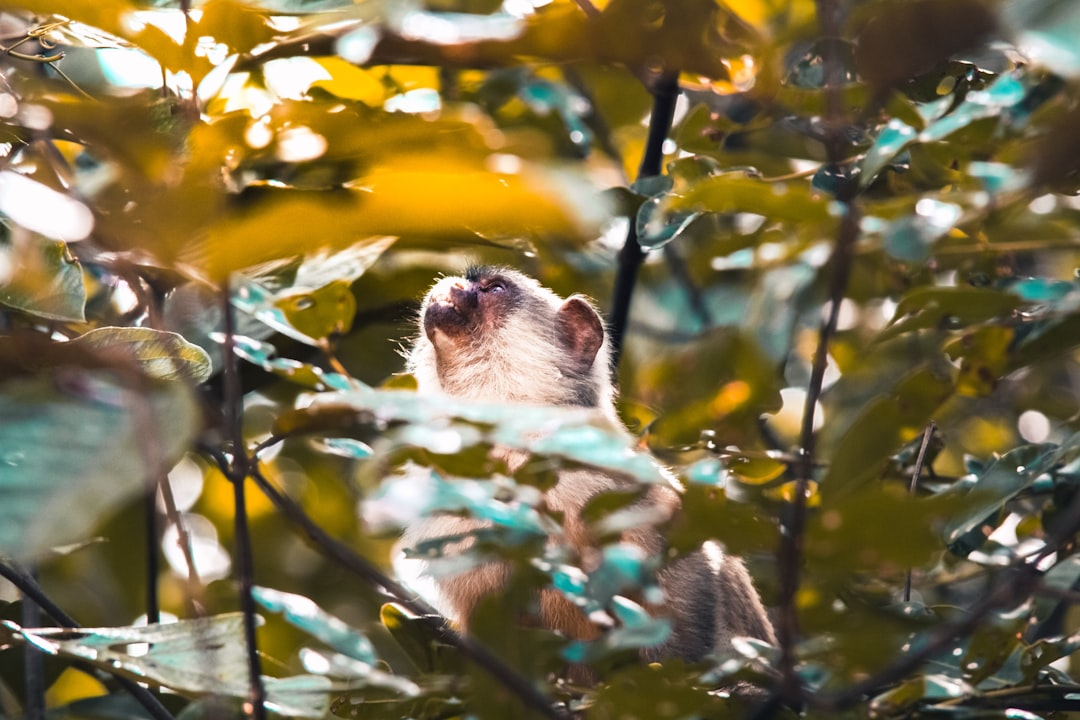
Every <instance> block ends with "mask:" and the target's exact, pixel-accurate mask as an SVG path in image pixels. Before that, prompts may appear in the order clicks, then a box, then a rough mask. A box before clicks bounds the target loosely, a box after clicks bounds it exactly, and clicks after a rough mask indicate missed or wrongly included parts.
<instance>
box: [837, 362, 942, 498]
mask: <svg viewBox="0 0 1080 720" xmlns="http://www.w3.org/2000/svg"><path fill="white" fill-rule="evenodd" d="M952 391H953V384H952V383H951V382H949V381H948V380H947V379H942V378H940V377H938V376H937V375H936V374H935V373H933V372H932V371H930V370H928V369H926V368H920V369H917V370H915V371H913V372H911V373H909V374H908V375H906V376H904V377H903V378H902V379H901V380H900V381H899V382H898V383H897V385H896V387H895V388H894V389H893V390H892V391H891V392H889V393H888V394H887V395H879V396H877V397H875V398H873V399H871V400H870V401H869V402H867V403H865V404H864V406H863V409H862V412H860V413H859V415H858V417H857V418H856V419H855V420H854V422H852V424H851V426H850V427H849V428H848V430H847V432H845V433H844V435H843V437H842V438H841V439H840V442H839V444H838V445H837V447H836V450H835V451H834V452H833V453H832V460H831V462H830V464H829V469H828V471H827V472H826V474H825V477H824V478H823V479H822V481H821V489H822V493H824V494H825V495H827V496H831V497H839V496H842V495H845V494H847V493H850V492H852V491H855V490H857V489H858V488H860V487H862V486H863V485H864V484H866V483H867V482H869V481H870V480H872V479H874V478H876V477H877V476H878V475H879V474H880V473H881V470H882V469H883V468H884V467H885V464H886V463H887V462H888V459H889V457H890V456H891V455H893V454H894V453H896V452H897V451H899V450H900V448H901V447H902V446H903V445H904V443H906V442H909V441H911V440H912V439H913V438H915V437H917V436H918V435H919V434H920V433H922V432H923V429H924V428H925V427H926V425H927V423H929V422H930V420H931V418H932V417H933V415H934V413H935V412H936V411H937V409H938V408H939V407H940V406H941V404H942V403H943V402H944V401H945V400H946V398H948V397H949V395H950V394H951V393H952Z"/></svg>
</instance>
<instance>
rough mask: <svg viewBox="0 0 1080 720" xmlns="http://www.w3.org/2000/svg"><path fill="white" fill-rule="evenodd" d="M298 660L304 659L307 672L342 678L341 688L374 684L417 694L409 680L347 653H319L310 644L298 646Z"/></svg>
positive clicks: (405, 693) (351, 688)
mask: <svg viewBox="0 0 1080 720" xmlns="http://www.w3.org/2000/svg"><path fill="white" fill-rule="evenodd" d="M300 661H301V662H302V663H304V669H305V670H307V671H308V672H311V673H314V674H316V675H330V676H333V677H340V678H344V679H345V681H346V683H345V685H344V687H341V689H342V690H346V689H347V690H350V691H352V690H356V689H357V688H359V687H368V686H374V687H380V688H386V689H389V690H392V691H394V692H396V693H399V694H401V695H405V696H407V697H414V696H416V695H419V694H420V688H419V686H417V684H416V683H414V682H413V681H411V680H409V679H407V678H403V677H398V676H396V675H391V674H390V673H388V672H383V671H382V670H379V669H377V668H374V667H372V666H371V665H370V664H368V663H366V662H362V661H360V660H357V659H355V658H352V657H349V656H348V655H341V654H340V653H323V652H319V651H317V650H312V649H311V648H303V649H301V650H300ZM335 689H338V688H335Z"/></svg>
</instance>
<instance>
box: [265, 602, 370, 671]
mask: <svg viewBox="0 0 1080 720" xmlns="http://www.w3.org/2000/svg"><path fill="white" fill-rule="evenodd" d="M252 597H254V598H255V601H256V602H258V603H259V604H260V605H262V606H263V607H264V608H266V609H267V610H269V611H270V612H279V613H283V614H284V616H285V619H286V620H287V621H288V622H289V623H290V624H292V625H295V626H296V627H298V628H300V629H301V630H303V631H305V632H307V633H309V634H310V635H312V636H313V637H315V638H318V639H319V640H322V641H323V642H324V643H326V644H327V645H329V646H330V647H332V648H334V649H335V650H338V651H339V652H342V653H344V654H345V655H347V656H349V657H351V658H354V659H356V660H360V661H361V662H364V663H366V664H368V665H374V664H375V663H376V662H377V661H378V657H377V656H376V655H375V647H374V646H373V645H372V644H371V641H370V640H368V639H367V638H366V637H365V636H364V635H363V634H362V633H361V632H360V631H359V630H356V629H355V628H352V627H349V625H348V624H346V623H345V622H344V621H342V620H341V619H339V618H337V617H335V616H333V615H331V614H329V613H327V612H326V611H324V610H323V609H322V608H320V607H319V606H318V605H316V604H315V601H313V600H311V599H309V598H306V597H304V596H303V595H296V594H294V593H285V592H281V591H280V590H274V589H271V588H266V587H255V588H252Z"/></svg>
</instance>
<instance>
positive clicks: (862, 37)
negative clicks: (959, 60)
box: [855, 0, 997, 90]
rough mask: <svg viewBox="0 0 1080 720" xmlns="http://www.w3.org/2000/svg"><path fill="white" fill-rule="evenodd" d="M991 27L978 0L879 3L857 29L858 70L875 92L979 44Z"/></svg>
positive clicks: (989, 12)
mask: <svg viewBox="0 0 1080 720" xmlns="http://www.w3.org/2000/svg"><path fill="white" fill-rule="evenodd" d="M996 26H997V18H996V16H995V14H994V12H993V9H992V6H991V4H990V3H987V2H983V0H911V1H910V2H903V3H897V2H893V3H883V4H881V5H879V6H877V7H876V8H875V10H874V12H873V13H872V14H870V15H869V20H868V21H867V22H866V23H865V24H864V25H863V26H862V28H861V29H860V30H859V36H858V39H857V41H856V45H855V60H856V62H857V64H858V67H859V73H860V74H861V75H862V76H863V77H864V78H866V79H867V81H869V82H870V83H871V84H872V85H874V86H876V87H877V88H878V89H879V90H883V89H885V88H888V87H890V86H892V85H895V84H897V83H899V82H901V81H904V80H907V79H908V78H911V77H914V76H916V75H920V74H922V73H924V72H927V71H928V70H931V69H932V68H933V67H934V66H935V65H937V64H938V63H940V62H942V61H944V60H947V59H948V58H949V57H951V56H953V55H955V54H957V53H959V52H961V51H963V50H967V49H969V48H972V47H974V46H976V45H978V44H979V43H980V42H982V41H983V40H984V39H985V38H986V37H987V36H989V35H990V34H991V33H992V32H993V31H994V29H995V28H996Z"/></svg>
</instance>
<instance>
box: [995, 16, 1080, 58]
mask: <svg viewBox="0 0 1080 720" xmlns="http://www.w3.org/2000/svg"><path fill="white" fill-rule="evenodd" d="M1002 20H1003V23H1004V24H1005V26H1006V27H1008V28H1009V29H1010V30H1011V31H1012V34H1013V42H1014V43H1015V44H1016V46H1017V47H1018V48H1019V50H1020V52H1021V53H1023V55H1024V57H1025V58H1027V59H1028V60H1029V61H1031V62H1033V63H1035V64H1036V65H1041V66H1043V67H1045V68H1048V69H1049V70H1051V71H1052V72H1055V73H1057V74H1058V75H1062V76H1064V77H1076V76H1077V75H1080V47H1078V46H1077V43H1076V38H1077V37H1080V7H1078V6H1077V4H1076V3H1075V2H1072V0H1025V1H1024V2H1016V1H1015V0H1014V1H1013V2H1008V3H1005V7H1004V12H1003V13H1002Z"/></svg>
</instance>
